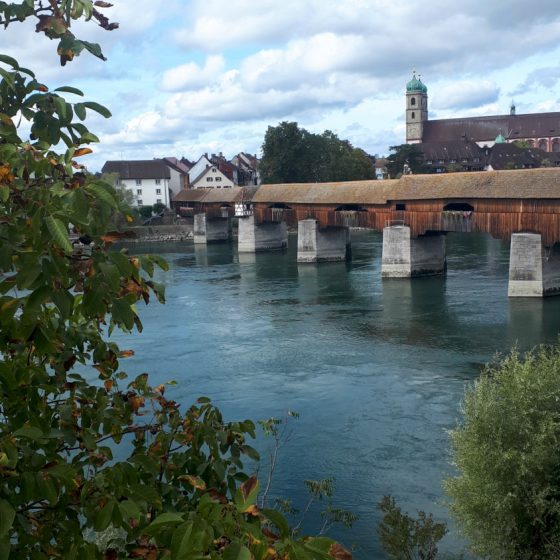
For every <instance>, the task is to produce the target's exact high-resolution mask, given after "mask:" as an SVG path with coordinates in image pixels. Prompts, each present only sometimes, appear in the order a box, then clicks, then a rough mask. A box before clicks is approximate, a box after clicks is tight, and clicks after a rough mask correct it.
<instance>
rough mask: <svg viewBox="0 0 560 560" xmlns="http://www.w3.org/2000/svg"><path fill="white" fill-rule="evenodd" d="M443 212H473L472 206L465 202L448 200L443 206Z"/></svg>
mask: <svg viewBox="0 0 560 560" xmlns="http://www.w3.org/2000/svg"><path fill="white" fill-rule="evenodd" d="M443 211H444V212H474V206H473V205H472V204H468V203H466V202H450V203H449V204H446V205H445V206H444V207H443Z"/></svg>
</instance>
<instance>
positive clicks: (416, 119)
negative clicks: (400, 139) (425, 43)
mask: <svg viewBox="0 0 560 560" xmlns="http://www.w3.org/2000/svg"><path fill="white" fill-rule="evenodd" d="M427 120H428V88H427V87H426V86H425V85H424V84H423V83H422V80H421V79H420V75H418V77H417V76H416V70H414V71H413V72H412V80H410V82H408V84H406V143H407V144H418V143H419V142H422V135H423V132H424V130H423V129H424V123H425V122H426V121H427Z"/></svg>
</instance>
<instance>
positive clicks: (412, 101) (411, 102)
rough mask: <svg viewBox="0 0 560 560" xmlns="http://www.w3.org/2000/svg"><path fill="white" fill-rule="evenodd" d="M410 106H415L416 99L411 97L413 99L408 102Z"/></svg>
mask: <svg viewBox="0 0 560 560" xmlns="http://www.w3.org/2000/svg"><path fill="white" fill-rule="evenodd" d="M410 104H411V105H416V97H413V98H412V99H411V100H410Z"/></svg>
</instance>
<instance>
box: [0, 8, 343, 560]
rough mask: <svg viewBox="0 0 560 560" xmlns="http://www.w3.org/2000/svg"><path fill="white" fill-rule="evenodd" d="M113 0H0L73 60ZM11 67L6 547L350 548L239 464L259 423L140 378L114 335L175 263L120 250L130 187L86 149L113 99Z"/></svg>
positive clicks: (5, 116) (2, 86) (136, 325)
mask: <svg viewBox="0 0 560 560" xmlns="http://www.w3.org/2000/svg"><path fill="white" fill-rule="evenodd" d="M109 6H110V5H109V4H108V3H106V2H101V1H96V2H95V3H93V2H92V1H91V0H49V1H48V2H46V1H42V2H33V0H25V1H23V2H20V3H6V2H0V23H2V24H4V25H11V24H12V23H15V22H18V21H23V20H25V19H26V18H36V20H37V31H38V32H39V33H44V34H45V35H46V36H47V37H49V38H51V39H56V40H57V41H58V47H57V48H58V53H59V55H60V57H61V63H62V64H63V65H64V64H66V63H67V62H69V61H71V60H73V59H74V58H75V57H76V56H77V55H78V54H80V52H82V51H83V50H87V51H89V52H91V53H93V54H94V55H95V56H98V57H100V58H103V54H102V52H101V49H100V48H99V46H98V45H95V44H91V43H88V42H85V41H81V40H79V39H77V38H76V37H75V36H74V35H73V34H72V32H71V31H70V27H71V23H72V22H73V21H74V20H79V19H86V20H89V19H94V20H96V21H97V22H98V23H99V24H100V25H101V26H102V27H104V28H105V29H109V30H110V29H114V28H115V24H111V23H110V22H109V20H108V19H107V18H106V17H105V16H104V15H103V14H101V13H100V12H99V11H98V8H99V9H100V8H104V7H109ZM0 77H1V81H0V557H1V558H14V559H16V558H17V559H20V558H33V559H43V558H45V559H46V558H64V559H76V558H83V559H86V558H105V559H113V558H117V557H118V558H146V559H154V558H175V559H181V558H184V559H186V558H189V559H195V558H209V559H217V558H224V559H231V560H234V559H237V560H249V559H251V558H254V559H257V560H265V559H269V560H271V559H280V558H298V559H299V558H302V559H317V560H319V559H327V558H335V557H336V558H341V557H342V556H340V554H342V552H341V551H343V549H342V548H341V547H340V546H339V545H337V544H336V543H334V542H333V541H332V540H330V539H325V538H306V539H303V538H302V539H294V538H292V537H291V534H290V529H289V527H288V526H287V523H286V521H285V519H284V517H283V516H282V515H281V514H280V513H279V512H277V511H274V510H266V509H263V510H261V509H259V508H258V507H257V506H256V499H257V493H258V481H257V479H256V477H255V476H249V475H248V474H246V473H245V472H244V470H243V462H242V459H243V457H250V458H252V459H255V458H257V457H258V456H257V454H256V452H255V450H254V449H253V448H252V447H251V446H250V445H249V444H248V440H249V439H250V438H251V437H254V429H255V427H254V425H253V422H251V421H245V422H234V423H225V422H224V421H223V420H222V417H221V414H220V412H219V410H217V409H216V408H215V407H214V406H213V405H212V404H211V403H210V402H209V400H208V399H205V398H201V399H199V400H198V401H197V402H196V403H195V404H193V405H192V406H191V407H189V408H188V409H187V410H186V411H181V409H180V407H179V405H178V404H177V403H176V402H174V401H173V400H172V399H170V398H168V397H167V396H166V389H167V387H166V386H163V385H160V386H158V387H151V386H150V384H149V382H148V377H147V375H141V376H139V377H137V378H135V379H127V376H126V374H125V373H124V372H123V371H122V369H121V363H122V360H124V359H125V358H126V357H127V356H129V355H131V354H132V351H131V350H128V349H126V350H122V349H119V348H118V346H117V345H116V344H115V343H114V342H112V341H111V340H110V338H108V337H107V333H108V334H110V333H111V332H112V331H113V329H115V328H119V329H123V330H125V331H132V330H133V329H137V330H138V331H140V330H141V329H142V323H141V321H140V317H139V315H138V312H137V309H136V304H137V303H139V302H142V301H144V302H146V303H148V301H149V300H150V299H151V298H153V297H154V296H155V297H157V299H159V300H160V301H163V291H162V288H161V286H159V285H158V284H157V283H156V282H154V281H153V279H152V276H153V274H154V267H155V266H159V267H161V268H163V269H165V268H166V264H165V262H164V261H163V260H161V259H159V258H157V257H132V256H130V255H129V254H128V253H127V252H126V251H118V250H113V251H109V250H108V249H109V246H110V245H111V243H112V242H113V241H115V240H117V239H119V238H120V236H121V234H119V233H118V232H107V228H108V225H109V224H110V223H111V220H112V218H113V215H114V214H115V213H116V212H119V211H120V210H121V209H123V208H122V206H121V201H120V199H119V197H117V196H116V194H115V191H114V190H113V188H112V187H111V186H110V185H109V184H107V183H106V182H104V181H102V180H101V179H97V178H95V177H93V176H90V175H87V174H85V173H83V172H81V171H80V169H81V166H80V164H79V163H78V161H79V159H78V158H80V157H83V156H86V155H87V154H88V153H90V152H91V148H89V147H84V145H85V144H90V143H94V142H96V141H97V138H96V137H95V135H93V134H92V133H91V132H90V131H89V130H88V129H87V128H86V127H85V125H84V124H83V122H82V121H83V120H84V119H85V118H86V116H87V113H88V112H89V111H92V110H93V111H96V112H98V113H100V114H101V115H104V116H106V117H108V116H109V115H110V113H109V111H108V110H107V109H105V108H104V107H102V106H100V105H98V104H96V103H94V102H91V101H81V100H79V99H80V98H81V97H82V95H83V94H82V92H81V91H79V90H77V89H75V88H69V87H61V88H58V89H57V90H54V91H49V89H48V87H47V86H46V85H44V84H42V83H41V82H39V81H38V80H37V78H36V77H35V75H34V73H33V72H32V71H31V70H28V69H25V68H22V67H20V65H19V64H18V62H17V61H16V60H15V59H13V58H10V57H7V56H4V55H0ZM67 95H71V96H72V99H76V98H78V101H77V102H72V103H71V102H69V101H67V99H66V97H67ZM22 118H23V119H26V120H27V121H30V122H31V134H30V136H29V137H27V138H25V137H23V133H22V132H21V130H20V129H19V128H18V125H19V123H20V122H21V120H22ZM20 135H21V136H20ZM59 142H62V143H63V144H64V145H65V146H66V148H65V149H63V150H57V149H56V148H55V147H56V146H57V145H58V144H59ZM76 171H77V172H76ZM69 232H72V234H74V235H72V236H71V235H69ZM74 237H75V238H76V239H75V241H74ZM78 240H80V243H78V242H77V241H78ZM346 557H348V556H346Z"/></svg>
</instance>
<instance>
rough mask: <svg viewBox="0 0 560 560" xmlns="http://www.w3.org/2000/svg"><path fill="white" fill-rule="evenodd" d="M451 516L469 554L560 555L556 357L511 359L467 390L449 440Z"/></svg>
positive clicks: (559, 367)
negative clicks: (467, 542) (468, 543)
mask: <svg viewBox="0 0 560 560" xmlns="http://www.w3.org/2000/svg"><path fill="white" fill-rule="evenodd" d="M451 439H452V445H453V459H454V462H455V465H456V467H457V469H458V471H459V474H458V475H457V476H456V477H454V478H450V479H448V480H447V481H446V484H445V487H446V491H447V493H448V494H449V496H450V497H451V512H452V513H453V515H454V516H455V517H456V519H457V521H458V522H459V523H460V525H461V526H462V528H463V530H464V532H465V534H466V535H467V536H468V537H470V539H471V542H472V543H473V545H472V548H473V550H474V551H475V553H477V554H480V555H481V556H483V557H488V558H493V559H501V558H503V559H505V558H523V559H531V560H533V559H534V560H536V559H552V558H558V557H559V555H560V500H559V497H560V444H559V442H560V349H559V348H558V347H556V348H552V349H550V348H545V347H541V348H538V349H537V350H535V351H534V352H530V353H528V354H526V355H525V357H524V358H523V359H520V357H519V356H518V354H517V353H516V352H512V353H511V354H510V355H509V356H508V357H507V358H505V359H504V360H503V361H502V362H501V363H499V364H497V365H494V366H489V367H487V369H486V370H485V371H484V372H483V375H482V377H481V378H480V380H478V381H477V382H476V383H475V384H474V386H473V387H471V388H470V389H468V390H467V392H466V394H465V398H464V404H463V420H462V422H461V424H460V425H459V426H458V427H457V428H456V429H455V430H454V431H453V432H452V434H451Z"/></svg>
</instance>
